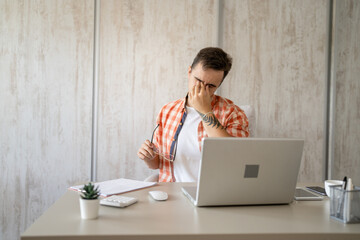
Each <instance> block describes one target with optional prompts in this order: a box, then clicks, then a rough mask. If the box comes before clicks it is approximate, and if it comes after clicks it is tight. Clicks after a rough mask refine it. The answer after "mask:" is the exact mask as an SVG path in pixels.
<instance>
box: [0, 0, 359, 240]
mask: <svg viewBox="0 0 360 240" xmlns="http://www.w3.org/2000/svg"><path fill="white" fill-rule="evenodd" d="M334 3H335V4H334V9H335V10H336V11H334V12H335V15H334V19H335V20H336V21H335V22H336V24H334V26H335V30H334V35H335V37H334V40H333V44H334V46H333V48H332V49H333V52H332V54H333V55H334V60H333V62H332V69H331V72H332V75H331V81H328V79H329V76H328V75H327V71H328V56H329V54H330V53H329V51H328V45H327V42H328V38H329V36H330V33H329V31H328V27H329V23H330V22H329V20H328V17H329V16H328V13H329V8H330V4H331V2H330V1H326V0H322V1H311V0H308V1H298V0H292V1H287V0H277V1H275V0H274V1H273V0H270V1H245V0H242V1H235V0H234V1H232V0H224V1H215V0H213V1H210V0H209V1H175V0H171V1H160V0H150V1H143V0H135V1H134V0H132V1H131V0H126V1H125V0H123V1H115V0H114V1H110V0H102V1H101V8H100V45H99V46H100V57H99V60H100V69H99V72H100V76H99V89H98V90H99V98H98V103H99V105H98V107H99V109H98V139H97V145H98V154H97V166H96V167H97V171H96V175H97V180H98V181H102V180H107V179H113V178H120V177H125V178H132V179H140V180H142V179H144V178H145V177H147V176H148V175H149V174H151V173H152V171H150V170H148V169H147V168H146V167H145V165H144V164H143V163H142V162H141V161H140V160H139V159H138V158H137V156H136V152H137V149H138V147H139V146H140V144H141V143H142V142H143V141H144V140H145V139H146V138H150V137H151V133H152V130H153V128H154V123H155V119H156V115H157V113H158V112H159V110H160V108H161V106H162V105H164V104H166V103H167V102H169V101H171V100H175V99H178V98H181V97H183V96H184V95H185V94H186V91H187V77H186V72H187V69H188V66H189V65H190V64H191V62H192V60H193V57H194V56H195V54H196V53H197V52H198V51H199V50H200V49H201V48H203V47H205V46H210V45H212V46H215V45H217V44H218V43H220V44H221V46H222V47H223V48H224V49H225V50H226V51H228V52H229V53H230V54H231V55H232V56H233V58H234V67H233V70H232V71H231V72H230V74H229V76H228V78H227V79H226V81H225V82H224V83H223V85H222V87H221V89H220V91H219V93H220V95H223V96H225V97H227V98H230V99H232V100H234V101H235V102H236V103H237V104H238V105H243V104H250V105H252V106H253V107H254V109H255V113H256V121H257V122H256V126H257V127H256V131H255V136H257V137H302V138H304V139H305V149H304V156H303V162H302V166H301V172H300V176H299V180H300V181H319V182H321V181H322V180H323V179H324V178H325V174H324V173H325V170H326V164H325V160H326V159H325V156H326V155H325V153H326V151H327V150H326V149H327V143H328V142H327V141H326V139H327V138H326V136H327V130H326V129H327V128H326V127H327V126H326V123H327V119H326V109H327V106H328V105H329V104H330V105H329V106H330V109H332V110H333V111H332V114H330V116H332V119H333V120H334V121H333V122H331V123H332V124H331V125H330V126H329V127H330V134H331V137H330V149H329V150H330V151H329V152H331V153H332V155H331V154H330V160H331V161H330V169H331V171H330V173H331V174H332V177H333V178H342V177H343V175H344V174H346V175H348V176H353V177H354V178H355V183H357V184H360V179H359V176H360V174H359V161H360V160H359V155H360V154H359V150H358V149H359V148H358V146H359V143H360V139H359V136H360V135H359V131H360V130H359V122H360V112H359V107H358V106H359V103H360V101H359V98H360V96H359V93H360V89H359V88H360V86H359V85H360V84H359V80H358V79H357V78H356V76H358V75H359V72H360V70H359V66H360V64H359V54H358V51H359V45H358V44H357V42H358V39H359V26H360V19H359V18H360V12H359V11H360V4H359V3H358V2H357V1H350V0H346V1H335V2H334ZM219 6H220V8H219ZM219 9H220V14H219ZM94 10H95V4H94V1H85V0H84V1H70V0H62V1H60V0H48V1H45V0H42V1H40V0H38V1H35V0H30V1H19V0H18V1H10V0H0V43H1V44H0V113H1V117H0V167H1V170H2V174H1V175H0V191H1V195H2V197H3V201H2V203H1V204H0V207H1V209H0V224H1V225H0V229H1V231H0V232H1V233H0V234H1V235H0V239H18V238H19V236H20V234H21V233H22V232H23V231H24V230H25V229H26V228H27V227H28V226H30V225H31V223H32V222H33V221H34V220H35V219H36V218H38V217H39V216H40V215H41V214H42V213H43V212H44V211H45V210H46V209H47V208H48V207H49V206H50V205H51V204H52V203H53V202H55V201H56V199H58V198H59V197H60V196H61V195H62V194H63V193H64V192H65V191H66V189H67V187H69V186H71V185H74V184H77V183H79V182H84V181H88V180H89V179H90V164H91V133H92V110H91V108H92V97H93V68H94V64H93V53H94V49H93V48H94V33H95V31H94V19H95V15H94ZM219 16H220V17H219ZM218 23H220V28H218ZM218 39H219V40H220V41H219V40H218ZM329 86H330V89H332V92H333V95H331V99H330V100H331V101H330V102H329V101H327V94H328V91H327V89H328V87H329ZM331 103H332V104H331ZM335 129H336V130H335ZM74 204H77V203H74Z"/></svg>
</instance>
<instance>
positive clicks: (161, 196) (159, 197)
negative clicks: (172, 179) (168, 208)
mask: <svg viewBox="0 0 360 240" xmlns="http://www.w3.org/2000/svg"><path fill="white" fill-rule="evenodd" d="M149 195H150V196H151V197H152V198H153V199H155V200H156V201H165V200H167V199H168V194H167V193H166V192H163V191H150V192H149Z"/></svg>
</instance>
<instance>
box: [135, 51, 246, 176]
mask: <svg viewBox="0 0 360 240" xmlns="http://www.w3.org/2000/svg"><path fill="white" fill-rule="evenodd" d="M231 64H232V59H231V57H230V56H229V55H228V54H227V53H225V52H224V51H223V50H222V49H220V48H204V49H202V50H200V52H199V53H198V54H197V55H196V57H195V59H194V61H193V63H192V65H191V66H190V67H189V70H188V79H189V83H188V87H189V92H188V94H187V95H186V97H185V98H182V99H179V100H176V101H174V102H170V103H168V104H166V105H165V106H164V107H163V108H162V109H161V111H160V113H159V115H158V117H157V121H156V122H157V127H156V128H155V130H154V132H153V137H152V139H151V141H149V140H146V141H145V142H144V143H143V144H142V146H141V147H140V149H139V151H138V153H137V155H138V157H139V158H140V159H142V160H144V162H145V163H146V164H147V165H148V167H149V168H151V169H160V172H159V181H160V182H175V181H178V182H194V181H197V178H198V171H199V163H200V159H201V139H202V138H204V137H248V136H249V130H248V119H247V117H246V115H245V113H244V112H243V110H241V109H240V108H239V107H238V106H236V105H235V104H233V102H232V101H230V100H228V99H225V98H222V97H220V96H217V95H214V93H215V91H216V89H217V88H218V87H220V85H221V83H222V82H223V80H224V79H225V77H226V75H227V74H228V72H229V71H230V69H231ZM219 161H221V159H219Z"/></svg>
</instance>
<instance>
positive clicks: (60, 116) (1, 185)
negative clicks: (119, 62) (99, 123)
mask: <svg viewBox="0 0 360 240" xmlns="http://www.w3.org/2000/svg"><path fill="white" fill-rule="evenodd" d="M93 13H94V4H93V2H92V1H86V0H84V1H72V0H68V1H48V0H46V1H12V0H9V1H4V0H1V1H0V169H1V174H0V193H1V201H0V202H1V204H0V239H4V240H5V239H6V240H14V239H19V236H20V233H22V232H23V231H24V230H25V229H26V228H27V227H28V226H30V224H31V223H32V222H33V221H34V220H35V219H36V218H38V217H39V216H40V215H41V214H42V213H43V212H44V211H45V210H46V209H47V208H48V207H49V206H50V205H51V204H53V203H54V202H55V201H56V200H57V199H58V198H59V197H60V196H61V195H62V194H64V192H65V191H66V189H67V187H69V186H71V185H72V184H74V183H76V182H79V181H84V180H85V179H88V178H89V172H90V171H89V170H90V148H91V144H90V143H91V141H90V139H91V93H92V51H93Z"/></svg>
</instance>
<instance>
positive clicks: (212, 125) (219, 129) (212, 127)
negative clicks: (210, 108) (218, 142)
mask: <svg viewBox="0 0 360 240" xmlns="http://www.w3.org/2000/svg"><path fill="white" fill-rule="evenodd" d="M198 113H199V114H200V117H201V118H202V121H203V125H204V128H205V131H206V133H207V135H208V136H209V137H232V136H231V135H230V134H229V133H228V132H227V131H226V129H225V127H224V126H222V125H221V123H220V122H219V120H218V119H217V118H216V117H215V115H214V113H212V112H208V113H205V114H203V113H201V112H198Z"/></svg>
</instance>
